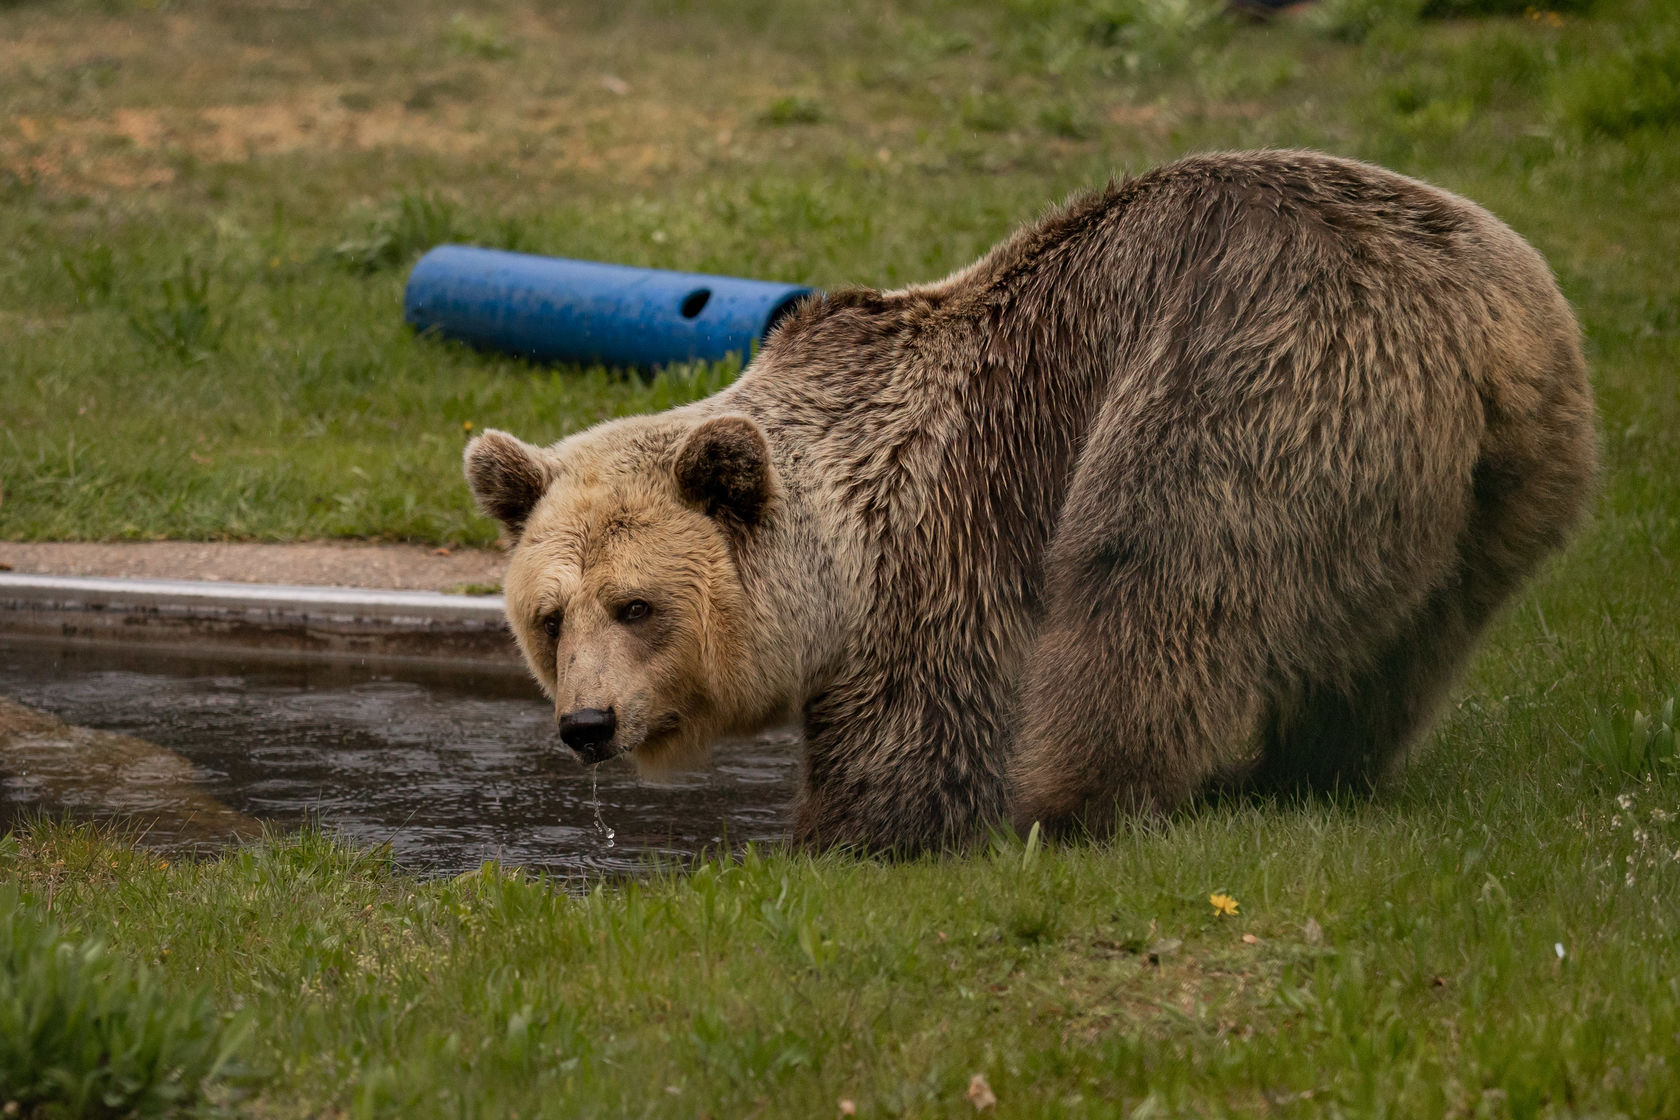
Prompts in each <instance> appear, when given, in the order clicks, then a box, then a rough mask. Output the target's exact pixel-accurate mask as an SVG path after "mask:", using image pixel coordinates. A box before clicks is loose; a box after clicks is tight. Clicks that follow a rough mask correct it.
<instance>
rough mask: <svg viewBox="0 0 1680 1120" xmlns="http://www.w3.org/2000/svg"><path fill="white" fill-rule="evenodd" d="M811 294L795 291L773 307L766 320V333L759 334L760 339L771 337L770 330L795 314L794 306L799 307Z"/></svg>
mask: <svg viewBox="0 0 1680 1120" xmlns="http://www.w3.org/2000/svg"><path fill="white" fill-rule="evenodd" d="M810 294H811V293H810V292H809V291H802V292H795V293H793V294H792V295H791V296H788V297H787V298H786V299H784V300H782V302H780V303H778V304H777V305H776V306H775V307H773V308H771V310H770V316H769V318H767V319H765V321H764V333H763V334H761V335H759V336H758V337H759V341H761V342H762V341H764V340H765V339H767V338H769V337H770V332H771V331H773V330H775V329H776V324H777V323H780V322H781V321H782V320H783V319H786V318H787V317H788V316H789V315H791V314H793V311H794V308H796V307H798V306H799V304H800V303H801V302H802V301H803V300H804V299H805V297H806V296H809V295H810Z"/></svg>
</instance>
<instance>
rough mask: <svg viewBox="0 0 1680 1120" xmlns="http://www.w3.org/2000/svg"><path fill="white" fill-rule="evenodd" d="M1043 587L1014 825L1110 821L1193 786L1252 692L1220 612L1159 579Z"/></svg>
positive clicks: (1162, 804) (1250, 718) (1058, 829)
mask: <svg viewBox="0 0 1680 1120" xmlns="http://www.w3.org/2000/svg"><path fill="white" fill-rule="evenodd" d="M1152 582H1153V581H1144V580H1138V579H1136V578H1132V579H1130V580H1127V581H1116V582H1115V583H1113V584H1111V585H1110V587H1109V588H1107V589H1105V590H1104V593H1099V594H1095V595H1090V596H1082V597H1080V598H1079V599H1077V600H1076V599H1073V598H1071V597H1066V596H1053V597H1052V603H1051V608H1050V614H1049V617H1048V618H1047V619H1046V620H1045V625H1044V628H1043V630H1042V631H1041V632H1040V634H1039V638H1038V641H1037V644H1036V646H1035V648H1034V650H1033V653H1032V655H1031V659H1030V661H1029V664H1028V668H1027V673H1026V677H1025V684H1024V689H1023V694H1022V700H1021V709H1020V713H1021V714H1020V725H1019V738H1018V740H1017V748H1016V754H1015V758H1014V761H1013V766H1012V775H1011V778H1012V781H1011V786H1012V789H1013V810H1012V814H1011V815H1012V817H1013V819H1014V822H1015V825H1016V827H1017V828H1018V829H1020V830H1023V831H1024V830H1026V829H1028V828H1030V827H1031V826H1032V825H1033V824H1034V823H1035V822H1037V823H1041V824H1042V825H1043V826H1044V827H1045V828H1047V829H1049V830H1050V831H1051V832H1052V833H1059V834H1067V833H1072V832H1078V831H1081V830H1084V831H1089V832H1091V833H1093V834H1098V835H1100V834H1102V833H1105V832H1109V831H1112V829H1113V828H1114V827H1115V825H1116V824H1118V823H1119V822H1120V821H1121V820H1123V819H1126V818H1128V817H1160V816H1164V815H1165V814H1167V813H1170V812H1172V811H1173V810H1174V809H1176V808H1177V807H1178V806H1180V805H1181V804H1183V803H1184V802H1185V801H1187V800H1188V799H1190V798H1191V797H1192V796H1194V795H1195V794H1197V793H1198V792H1199V791H1200V790H1201V788H1202V787H1203V786H1204V785H1205V784H1206V783H1207V782H1208V780H1209V779H1210V778H1211V777H1212V776H1213V775H1214V773H1215V772H1216V770H1217V769H1218V768H1219V767H1220V766H1221V765H1222V764H1224V763H1225V762H1227V761H1228V760H1229V759H1230V757H1231V756H1232V754H1233V753H1234V752H1237V751H1240V750H1241V749H1242V748H1243V746H1244V745H1245V744H1247V743H1249V742H1250V741H1252V739H1253V738H1254V734H1255V728H1256V725H1257V723H1258V720H1259V717H1260V714H1261V711H1262V701H1261V696H1260V691H1259V689H1258V687H1256V686H1257V684H1258V682H1257V681H1256V680H1255V679H1254V674H1253V673H1252V672H1250V671H1248V669H1247V668H1245V666H1244V665H1242V664H1240V663H1236V662H1235V661H1234V659H1235V658H1238V657H1240V656H1242V655H1241V653H1240V649H1241V646H1242V643H1240V642H1231V641H1228V640H1225V637H1224V636H1222V635H1221V634H1220V633H1219V632H1218V627H1217V622H1216V619H1217V612H1209V611H1207V610H1206V609H1205V607H1201V608H1199V607H1198V606H1197V605H1196V604H1192V603H1189V602H1186V601H1183V600H1175V599H1173V598H1172V597H1171V595H1170V594H1169V593H1167V592H1166V591H1165V587H1166V586H1168V585H1165V584H1156V585H1155V586H1156V587H1157V589H1158V590H1157V591H1156V592H1154V595H1155V596H1159V598H1156V599H1154V600H1153V601H1152V595H1151V593H1150V592H1149V591H1148V590H1147V584H1149V583H1152Z"/></svg>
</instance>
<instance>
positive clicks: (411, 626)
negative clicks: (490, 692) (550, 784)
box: [0, 572, 519, 670]
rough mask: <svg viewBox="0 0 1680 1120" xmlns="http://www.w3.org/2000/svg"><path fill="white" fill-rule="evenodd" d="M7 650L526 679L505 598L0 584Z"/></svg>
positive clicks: (163, 583) (292, 588) (21, 576)
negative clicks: (255, 656)
mask: <svg viewBox="0 0 1680 1120" xmlns="http://www.w3.org/2000/svg"><path fill="white" fill-rule="evenodd" d="M0 629H3V630H4V633H5V635H6V636H7V637H8V638H12V637H18V638H33V639H49V640H52V641H58V642H62V641H74V642H95V643H120V644H122V645H155V646H169V647H183V646H185V647H189V648H192V649H195V650H203V651H205V652H210V651H212V650H214V651H227V652H230V653H232V652H237V653H262V654H269V655H282V656H301V657H310V658H318V657H319V658H330V659H334V660H340V659H352V660H367V659H374V660H392V661H404V662H427V663H433V664H439V663H460V662H471V663H473V664H474V665H475V666H476V667H481V668H487V669H503V668H505V669H508V670H518V669H519V655H518V651H517V649H516V648H515V646H514V644H513V638H512V636H511V635H510V634H509V632H508V629H507V623H506V621H505V620H504V618H503V616H502V598H501V596H499V595H450V594H445V593H443V592H437V591H394V590H380V589H368V588H357V587H325V586H303V585H287V584H269V583H232V582H223V581H219V580H173V579H130V578H118V577H106V576H52V575H36V574H25V573H18V572H0Z"/></svg>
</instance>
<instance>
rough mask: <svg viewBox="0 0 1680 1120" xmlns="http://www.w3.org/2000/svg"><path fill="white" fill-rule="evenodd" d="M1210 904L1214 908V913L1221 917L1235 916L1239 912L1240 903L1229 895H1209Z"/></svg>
mask: <svg viewBox="0 0 1680 1120" xmlns="http://www.w3.org/2000/svg"><path fill="white" fill-rule="evenodd" d="M1208 902H1209V904H1211V905H1212V906H1213V912H1214V913H1215V914H1218V915H1220V916H1221V917H1225V916H1227V915H1233V914H1235V913H1236V912H1237V906H1238V902H1237V900H1236V899H1234V898H1232V897H1231V896H1230V895H1228V894H1218V893H1215V894H1210V895H1208Z"/></svg>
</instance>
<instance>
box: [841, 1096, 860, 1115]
mask: <svg viewBox="0 0 1680 1120" xmlns="http://www.w3.org/2000/svg"><path fill="white" fill-rule="evenodd" d="M840 1115H842V1116H856V1115H857V1105H856V1104H854V1103H853V1102H852V1101H850V1100H847V1099H846V1098H845V1097H841V1098H840Z"/></svg>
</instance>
